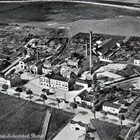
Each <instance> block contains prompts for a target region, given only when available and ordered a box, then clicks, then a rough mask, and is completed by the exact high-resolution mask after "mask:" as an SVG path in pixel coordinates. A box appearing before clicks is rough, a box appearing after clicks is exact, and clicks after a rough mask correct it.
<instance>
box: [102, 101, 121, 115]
mask: <svg viewBox="0 0 140 140" xmlns="http://www.w3.org/2000/svg"><path fill="white" fill-rule="evenodd" d="M120 109H121V105H120V104H116V103H110V102H105V103H103V106H102V110H103V111H105V112H109V113H112V114H115V115H117V114H118V113H119V112H120Z"/></svg>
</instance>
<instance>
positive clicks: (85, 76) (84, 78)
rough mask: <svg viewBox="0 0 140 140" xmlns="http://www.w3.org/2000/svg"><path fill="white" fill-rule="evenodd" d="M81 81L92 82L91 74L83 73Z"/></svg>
mask: <svg viewBox="0 0 140 140" xmlns="http://www.w3.org/2000/svg"><path fill="white" fill-rule="evenodd" d="M80 79H82V80H92V79H93V74H91V73H90V71H85V72H84V73H82V74H81V78H80Z"/></svg>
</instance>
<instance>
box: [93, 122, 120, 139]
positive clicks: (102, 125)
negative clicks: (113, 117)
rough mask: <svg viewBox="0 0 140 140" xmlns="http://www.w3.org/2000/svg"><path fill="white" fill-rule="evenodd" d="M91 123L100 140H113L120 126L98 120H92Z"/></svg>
mask: <svg viewBox="0 0 140 140" xmlns="http://www.w3.org/2000/svg"><path fill="white" fill-rule="evenodd" d="M92 123H93V125H94V126H95V128H96V130H97V132H98V134H99V137H100V139H101V140H115V139H116V138H117V136H118V135H119V133H120V131H121V129H120V126H118V125H115V124H112V123H108V122H104V121H100V120H92Z"/></svg>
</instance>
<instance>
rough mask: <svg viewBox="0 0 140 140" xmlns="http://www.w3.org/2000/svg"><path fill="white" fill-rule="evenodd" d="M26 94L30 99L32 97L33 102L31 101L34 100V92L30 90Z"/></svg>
mask: <svg viewBox="0 0 140 140" xmlns="http://www.w3.org/2000/svg"><path fill="white" fill-rule="evenodd" d="M26 94H27V95H29V97H30V101H31V99H32V95H33V91H32V90H30V89H28V90H27V91H26Z"/></svg>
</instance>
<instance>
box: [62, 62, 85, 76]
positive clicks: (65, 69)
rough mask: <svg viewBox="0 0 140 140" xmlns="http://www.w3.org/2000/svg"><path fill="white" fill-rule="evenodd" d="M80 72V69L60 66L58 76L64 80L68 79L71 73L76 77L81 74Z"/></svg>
mask: <svg viewBox="0 0 140 140" xmlns="http://www.w3.org/2000/svg"><path fill="white" fill-rule="evenodd" d="M81 72H82V69H81V68H71V67H69V66H66V65H62V66H61V69H60V74H61V75H62V76H63V77H66V78H70V77H71V73H74V74H75V75H76V76H78V75H79V74H81Z"/></svg>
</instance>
